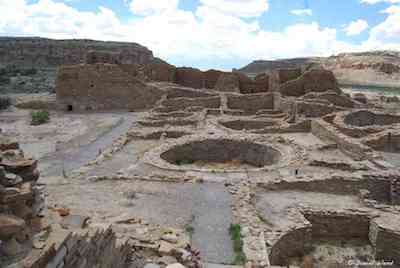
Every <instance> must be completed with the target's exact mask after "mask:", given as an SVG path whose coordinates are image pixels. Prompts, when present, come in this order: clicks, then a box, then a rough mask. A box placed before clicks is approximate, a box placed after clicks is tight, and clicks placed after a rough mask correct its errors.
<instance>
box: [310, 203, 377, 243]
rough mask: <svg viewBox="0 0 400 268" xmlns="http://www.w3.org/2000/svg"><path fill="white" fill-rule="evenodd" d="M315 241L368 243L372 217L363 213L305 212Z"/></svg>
mask: <svg viewBox="0 0 400 268" xmlns="http://www.w3.org/2000/svg"><path fill="white" fill-rule="evenodd" d="M303 215H304V217H305V218H306V219H307V220H308V221H309V222H310V223H311V224H312V238H313V240H317V241H318V240H344V241H347V240H352V239H356V240H360V241H364V242H366V243H368V234H369V223H370V220H371V218H370V216H369V215H368V213H362V212H354V213H348V212H336V211H334V212H333V211H311V210H306V211H303Z"/></svg>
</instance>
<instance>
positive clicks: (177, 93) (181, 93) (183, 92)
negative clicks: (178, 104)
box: [167, 87, 216, 99]
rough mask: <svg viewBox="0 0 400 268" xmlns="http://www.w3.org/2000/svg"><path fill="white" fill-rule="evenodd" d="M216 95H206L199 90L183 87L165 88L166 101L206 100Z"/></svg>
mask: <svg viewBox="0 0 400 268" xmlns="http://www.w3.org/2000/svg"><path fill="white" fill-rule="evenodd" d="M214 96H216V94H211V93H207V92H204V91H200V90H195V89H192V88H185V87H169V88H167V99H176V98H207V97H214Z"/></svg>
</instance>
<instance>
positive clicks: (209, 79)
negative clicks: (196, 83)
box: [204, 70, 225, 89]
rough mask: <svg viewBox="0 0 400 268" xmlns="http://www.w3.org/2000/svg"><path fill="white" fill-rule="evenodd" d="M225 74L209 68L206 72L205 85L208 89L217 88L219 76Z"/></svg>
mask: <svg viewBox="0 0 400 268" xmlns="http://www.w3.org/2000/svg"><path fill="white" fill-rule="evenodd" d="M223 74H225V73H224V72H221V71H217V70H208V71H206V72H204V87H205V88H208V89H213V88H215V86H216V84H217V82H218V80H219V77H220V76H221V75H223Z"/></svg>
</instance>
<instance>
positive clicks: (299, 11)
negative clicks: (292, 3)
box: [290, 8, 313, 16]
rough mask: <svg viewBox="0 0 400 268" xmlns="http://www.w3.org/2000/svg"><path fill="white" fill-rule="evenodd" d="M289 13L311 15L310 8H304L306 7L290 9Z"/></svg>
mask: <svg viewBox="0 0 400 268" xmlns="http://www.w3.org/2000/svg"><path fill="white" fill-rule="evenodd" d="M290 13H292V14H293V15H296V16H312V14H313V12H312V10H311V9H309V8H306V9H294V10H291V11H290Z"/></svg>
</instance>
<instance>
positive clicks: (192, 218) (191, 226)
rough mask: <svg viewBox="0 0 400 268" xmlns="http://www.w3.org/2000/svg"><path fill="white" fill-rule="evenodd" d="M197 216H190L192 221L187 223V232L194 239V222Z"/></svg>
mask: <svg viewBox="0 0 400 268" xmlns="http://www.w3.org/2000/svg"><path fill="white" fill-rule="evenodd" d="M195 217H196V216H195V215H192V216H191V218H190V222H189V223H187V224H186V225H185V232H186V233H187V234H188V235H189V237H190V240H192V236H193V234H194V227H193V225H192V224H193V222H194V220H195Z"/></svg>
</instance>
